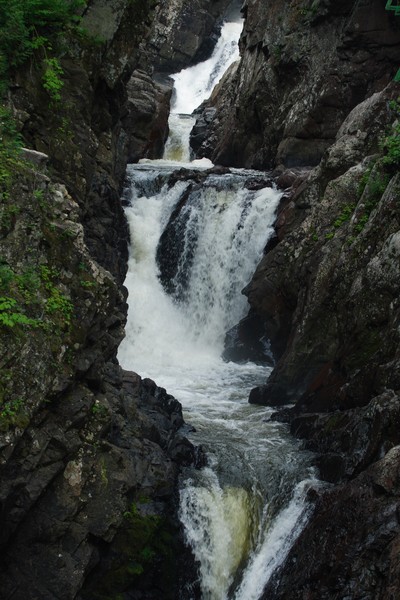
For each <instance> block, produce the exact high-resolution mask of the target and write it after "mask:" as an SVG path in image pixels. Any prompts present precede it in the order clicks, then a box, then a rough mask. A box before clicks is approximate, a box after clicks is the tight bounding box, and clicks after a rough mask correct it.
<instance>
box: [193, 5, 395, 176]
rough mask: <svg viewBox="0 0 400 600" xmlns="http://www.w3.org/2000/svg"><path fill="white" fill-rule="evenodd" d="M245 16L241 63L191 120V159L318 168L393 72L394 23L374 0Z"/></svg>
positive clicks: (260, 9) (249, 8)
mask: <svg viewBox="0 0 400 600" xmlns="http://www.w3.org/2000/svg"><path fill="white" fill-rule="evenodd" d="M243 12H244V14H245V16H246V20H245V25H244V29H243V33H242V36H241V40H240V49H241V56H242V60H241V63H240V64H239V66H238V65H236V66H235V67H232V68H231V70H230V72H229V74H228V75H226V77H225V78H224V80H223V83H222V85H220V86H219V87H218V88H217V89H216V90H215V92H214V93H213V95H212V96H211V98H210V100H209V101H208V102H207V103H205V104H204V106H203V112H202V113H201V114H200V115H199V116H198V120H197V124H196V126H195V130H194V131H195V132H196V133H195V134H194V137H193V142H194V145H193V148H194V149H195V151H196V155H197V156H199V157H202V156H206V157H207V158H210V159H211V160H213V162H215V161H218V162H219V163H221V164H228V165H233V166H246V167H253V168H260V169H261V168H264V169H265V168H269V167H270V166H273V165H277V164H280V163H282V164H284V165H285V166H286V167H300V166H315V165H317V164H318V163H319V161H320V160H321V158H322V157H323V155H324V153H325V152H326V151H327V150H328V148H329V147H330V146H331V144H332V143H333V142H334V140H335V137H336V134H337V132H338V130H339V128H340V126H341V125H342V123H343V121H344V119H345V118H346V116H347V115H348V114H349V112H350V111H351V110H352V109H353V108H354V107H355V106H356V105H357V104H359V103H360V102H361V101H363V100H365V99H367V98H369V97H370V96H371V95H372V94H373V93H374V92H379V91H381V90H382V89H383V88H384V87H385V86H386V85H387V84H388V83H389V81H390V80H391V79H392V77H393V76H394V74H395V73H396V71H397V68H398V65H397V63H398V46H399V42H400V34H399V31H398V28H396V26H395V23H394V19H391V18H390V17H389V15H388V13H387V12H386V11H385V7H384V6H383V5H382V4H381V3H380V2H378V1H376V0H368V2H367V3H364V4H363V5H362V6H361V5H359V4H358V3H357V2H355V1H353V2H350V3H347V5H345V4H341V5H340V7H338V6H337V5H334V4H333V3H329V4H328V3H326V2H322V3H319V4H318V5H313V7H306V6H304V7H300V5H299V4H296V3H293V4H292V5H291V6H290V7H288V10H287V11H285V14H284V15H282V12H281V10H280V5H279V2H272V3H270V4H269V5H268V8H267V10H266V7H265V4H264V3H263V2H261V1H256V2H251V3H246V4H245V6H244V8H243ZM372 23H373V25H372ZM361 65H362V67H361V68H360V66H361ZM371 124H372V123H371Z"/></svg>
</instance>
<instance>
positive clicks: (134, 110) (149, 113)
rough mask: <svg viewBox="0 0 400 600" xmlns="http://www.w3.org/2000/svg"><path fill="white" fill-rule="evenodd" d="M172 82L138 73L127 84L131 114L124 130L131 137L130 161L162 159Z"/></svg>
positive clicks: (127, 118) (129, 111)
mask: <svg viewBox="0 0 400 600" xmlns="http://www.w3.org/2000/svg"><path fill="white" fill-rule="evenodd" d="M172 87H173V81H172V79H170V78H169V77H165V76H164V77H163V76H157V75H154V76H153V77H150V75H148V74H147V73H145V72H144V71H140V70H136V71H134V73H133V74H132V76H131V78H130V80H129V83H128V85H127V92H128V104H127V110H128V114H127V116H126V117H125V119H124V128H125V130H126V132H127V134H128V136H129V149H128V161H129V162H137V161H138V160H139V159H140V158H161V157H162V155H163V152H164V144H165V141H166V139H167V137H168V117H169V105H170V99H171V94H172Z"/></svg>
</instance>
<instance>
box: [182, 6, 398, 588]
mask: <svg viewBox="0 0 400 600" xmlns="http://www.w3.org/2000/svg"><path fill="white" fill-rule="evenodd" d="M243 12H244V15H245V17H246V21H245V26H244V31H243V34H242V38H241V55H242V58H241V61H240V63H238V64H236V65H233V66H232V68H231V69H230V71H229V72H228V73H227V75H226V76H225V79H224V80H223V82H222V83H221V84H220V86H219V87H218V88H217V89H216V90H215V91H214V93H213V95H212V97H211V99H210V100H209V101H208V102H207V103H206V104H205V105H204V106H203V107H202V111H201V112H200V114H199V116H198V121H197V125H196V127H195V129H194V131H193V135H192V143H193V147H194V149H195V150H196V152H197V154H198V156H207V157H210V158H212V160H214V161H217V162H220V163H222V164H233V165H238V166H239V165H240V166H248V167H256V168H275V171H274V175H275V176H276V178H277V183H278V185H279V186H280V187H283V188H287V189H286V194H285V197H284V199H283V201H282V205H281V207H280V210H279V212H278V217H277V222H276V236H275V238H274V240H273V241H272V242H271V243H270V244H269V247H268V248H267V249H266V250H267V251H266V254H265V256H264V258H263V259H262V261H261V263H260V265H259V266H258V268H257V271H256V273H255V275H254V277H253V279H252V281H251V282H250V283H249V285H248V286H247V287H246V288H245V290H244V293H245V294H246V295H247V296H248V299H249V302H250V306H251V315H253V316H256V317H257V318H258V319H261V325H259V333H258V335H259V337H261V336H262V335H265V334H267V336H268V337H269V339H270V340H271V346H272V350H273V352H274V355H275V360H276V364H275V367H274V370H273V372H272V375H271V377H270V378H269V380H268V382H267V383H266V385H265V386H261V387H259V388H256V389H254V390H253V391H252V393H251V395H250V401H251V402H255V403H261V404H270V405H272V406H277V407H279V406H283V405H288V404H290V405H292V407H291V408H287V407H285V408H283V409H280V411H278V412H277V414H276V415H275V416H274V418H276V419H280V420H284V421H286V422H288V423H290V426H291V430H292V432H293V433H294V434H295V435H298V436H300V437H302V438H304V439H305V446H306V447H307V448H308V449H311V450H313V451H314V452H315V453H316V462H317V464H318V466H319V468H320V473H321V476H322V478H324V479H326V480H328V481H329V482H332V483H338V482H340V486H339V487H336V488H333V490H332V491H327V492H325V493H320V495H319V497H318V499H317V500H316V506H315V512H314V517H313V518H312V519H311V521H310V523H309V525H308V526H307V527H306V529H305V531H304V532H303V534H302V536H301V537H300V539H299V540H298V542H297V543H296V544H295V547H294V548H293V550H292V551H291V553H290V554H289V558H288V560H287V563H286V565H285V566H284V567H283V568H282V570H281V571H280V573H279V574H278V575H277V576H276V577H275V578H274V581H273V582H271V584H270V585H269V587H268V589H267V590H266V591H265V595H264V597H265V598H269V599H271V598H315V599H316V598H318V599H319V598H333V597H338V598H349V599H350V598H356V597H362V598H371V600H372V598H374V599H377V598H393V597H396V595H397V594H398V576H399V570H398V562H397V559H396V552H397V547H398V539H399V535H400V526H399V521H398V518H397V516H396V515H397V512H398V510H399V507H400V497H399V493H398V490H397V487H396V483H395V481H396V478H397V473H398V468H399V461H398V451H397V446H398V445H399V444H400V436H399V435H398V427H397V423H398V411H399V401H400V397H399V389H400V385H399V384H400V379H399V364H400V363H399V347H400V340H399V318H400V307H399V303H398V298H399V293H400V289H399V281H400V278H399V275H400V273H399V266H400V260H399V258H400V257H399V249H398V238H399V230H400V213H399V197H400V188H399V154H398V149H399V139H400V138H399V129H398V118H399V105H398V102H397V98H398V95H399V85H398V83H395V82H393V77H394V75H395V73H396V71H397V69H398V65H399V62H400V20H399V19H397V20H396V17H395V16H394V15H393V14H389V13H388V12H386V11H385V6H384V3H381V2H378V1H375V0H365V1H363V2H329V1H328V0H326V1H325V0H321V1H320V2H307V1H300V0H299V1H295V0H293V1H292V2H289V3H287V5H286V9H285V11H282V7H281V5H280V4H279V3H278V2H274V1H272V2H269V3H268V5H267V6H266V5H264V3H261V2H258V1H257V0H254V1H249V2H246V3H245V4H244V6H243ZM242 327H243V332H244V333H243V337H244V338H245V332H246V331H245V327H246V324H245V323H243V325H242ZM239 331H240V326H239ZM376 461H380V462H376ZM380 477H381V479H380ZM378 479H379V482H378ZM389 481H390V484H389Z"/></svg>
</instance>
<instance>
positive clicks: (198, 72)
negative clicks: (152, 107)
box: [164, 19, 243, 162]
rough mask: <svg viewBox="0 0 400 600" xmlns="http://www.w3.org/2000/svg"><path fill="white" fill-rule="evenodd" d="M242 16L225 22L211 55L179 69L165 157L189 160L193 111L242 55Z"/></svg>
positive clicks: (174, 76)
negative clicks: (240, 39)
mask: <svg viewBox="0 0 400 600" xmlns="http://www.w3.org/2000/svg"><path fill="white" fill-rule="evenodd" d="M242 27H243V22H242V20H241V19H238V20H236V21H229V22H225V23H224V24H223V26H222V28H221V35H220V38H219V40H218V42H217V44H216V46H215V48H214V51H213V53H212V55H211V56H210V58H209V59H208V60H206V61H205V62H202V63H198V64H197V65H194V66H193V67H189V68H188V69H183V70H182V71H180V72H179V73H175V74H174V75H171V77H172V79H173V80H174V92H173V101H172V105H171V113H170V117H169V122H168V125H169V138H168V140H167V143H166V146H165V151H164V159H165V160H175V161H181V162H189V161H190V147H189V137H190V132H191V130H192V128H193V125H194V123H195V119H194V117H192V116H190V115H191V114H192V112H193V111H194V110H195V109H196V108H197V107H198V106H199V105H200V104H201V103H202V102H203V101H204V100H206V99H207V98H208V97H209V96H210V94H211V92H212V90H213V88H214V86H215V85H216V84H217V83H218V81H219V80H220V79H221V77H222V76H223V74H224V73H225V71H226V69H227V68H228V67H229V66H230V65H231V64H232V63H233V62H235V61H236V60H238V58H239V45H238V41H239V37H240V33H241V30H242Z"/></svg>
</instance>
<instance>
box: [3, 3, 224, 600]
mask: <svg viewBox="0 0 400 600" xmlns="http://www.w3.org/2000/svg"><path fill="white" fill-rule="evenodd" d="M222 4H223V3H222ZM222 4H221V6H222ZM182 6H183V3H182V4H179V9H182ZM218 6H219V4H218ZM175 7H176V8H177V10H178V4H176V5H175ZM157 10H158V9H157ZM153 11H154V6H153V3H152V2H151V1H150V0H149V1H148V2H132V1H131V0H112V1H111V2H104V1H103V0H90V1H89V2H88V6H87V8H86V10H85V12H84V14H83V21H82V25H83V27H84V31H83V32H80V33H77V32H75V33H74V32H73V31H66V32H64V33H63V34H62V39H61V36H60V39H59V40H58V41H57V48H56V47H54V51H58V52H59V60H60V65H61V68H62V75H61V78H62V84H63V85H62V88H61V91H60V95H61V99H59V100H57V99H54V98H51V96H50V95H49V94H48V92H47V91H46V90H45V89H44V88H43V86H42V75H43V73H42V70H41V68H40V63H39V62H36V61H32V63H30V64H29V63H28V64H26V65H25V66H24V67H21V68H20V69H18V71H16V72H15V73H13V80H12V82H11V85H10V89H9V92H8V102H9V106H10V108H11V110H12V112H13V115H14V117H15V119H16V122H17V124H18V128H19V131H20V133H21V135H22V137H23V140H24V146H25V147H26V148H25V149H24V151H23V154H22V156H21V157H16V158H15V162H10V164H9V165H8V164H7V165H5V168H9V172H8V171H7V174H6V175H5V176H3V171H2V179H1V182H0V193H1V197H2V203H1V206H0V253H1V261H0V285H1V293H0V296H1V300H0V328H1V339H0V351H1V364H0V371H1V376H0V483H1V485H0V488H1V491H0V506H1V527H0V530H1V534H0V549H1V552H0V554H1V560H0V575H1V577H0V578H1V582H2V583H1V586H0V598H2V599H3V598H4V599H8V598H11V597H13V598H15V599H16V600H18V599H21V600H22V599H24V600H28V599H29V598H32V599H33V598H39V597H40V598H42V599H43V600H45V599H48V600H54V598H56V597H58V598H66V599H67V598H71V599H72V598H82V600H83V599H85V598H90V599H91V600H93V599H94V598H99V599H100V598H104V599H105V598H110V597H116V596H117V595H118V594H129V597H139V596H140V595H141V594H142V595H143V594H144V595H145V597H146V598H154V600H155V599H159V598H161V597H162V598H166V599H167V598H170V599H171V600H173V599H174V598H176V597H177V596H178V593H179V592H178V585H179V581H180V574H179V573H180V572H181V571H182V569H181V568H180V567H179V561H180V560H183V558H182V556H183V548H182V546H181V542H180V526H179V524H178V523H177V521H176V517H175V508H176V506H175V503H176V496H175V492H176V480H177V475H178V472H179V469H180V467H181V466H182V465H187V464H189V463H190V464H192V463H194V462H196V461H197V460H199V458H198V456H197V453H195V451H194V449H193V447H192V445H191V444H190V443H189V442H188V441H187V440H186V439H185V438H184V437H183V436H182V433H181V431H180V430H181V427H182V425H183V419H182V414H181V408H180V405H179V403H178V402H177V401H175V400H174V399H173V398H172V397H171V396H169V395H168V394H167V393H166V392H165V390H162V389H160V388H158V387H157V386H156V384H155V383H154V382H151V381H148V380H145V381H142V380H141V379H140V377H139V376H138V375H136V374H135V373H127V372H123V371H122V370H121V369H120V367H119V366H118V364H117V361H116V354H117V349H118V345H119V343H120V342H121V339H122V337H123V335H124V324H125V320H126V308H127V307H126V302H125V299H126V292H125V290H124V288H123V286H122V283H123V280H124V277H125V273H126V259H127V242H128V230H127V226H126V222H125V218H124V214H123V210H122V207H121V202H120V195H121V191H122V187H123V181H124V176H125V168H126V162H127V160H137V158H139V154H141V153H142V152H143V153H147V152H148V153H149V154H151V153H157V152H160V148H161V146H162V143H163V140H164V137H165V134H166V119H167V112H168V111H167V104H168V98H169V94H170V86H169V83H168V82H167V83H165V82H164V81H161V80H160V79H157V80H151V79H149V77H148V76H147V74H146V73H143V70H142V68H141V64H140V60H142V59H143V47H145V45H146V44H145V40H146V39H147V40H148V39H149V38H148V36H149V35H150V30H151V26H152V23H153V22H154V12H153ZM213 11H215V12H213V15H214V20H215V18H216V16H217V14H219V12H218V11H219V8H218V9H217V4H215V3H213ZM209 27H211V25H209ZM141 43H143V46H142V47H140V44H141ZM58 44H59V47H58ZM200 45H201V42H200V37H199V46H200ZM39 52H40V50H39ZM196 52H197V50H196ZM172 56H173V53H172V54H171V57H172ZM192 58H193V56H192ZM171 60H173V58H171ZM185 60H189V58H185ZM133 72H134V78H132V79H131V75H132V73H133ZM127 92H129V93H130V94H132V95H131V99H130V100H129V97H128V93H127ZM135 94H136V95H137V96H136V97H137V99H138V100H137V102H136V100H135ZM156 107H159V109H157V110H156ZM155 113H156V114H157V115H158V116H157V119H156V120H155V121H154V120H152V119H153V115H154V114H155ZM132 134H133V135H132ZM145 139H146V140H147V146H145V144H146V142H145ZM138 146H140V148H139V150H138V149H137V148H138ZM150 146H153V147H154V148H155V149H154V150H152V149H151V148H150ZM12 161H14V157H13V158H12ZM3 166H4V165H2V168H3ZM189 560H191V559H189ZM191 568H193V566H192V565H188V564H185V567H184V569H185V570H188V569H189V570H190V569H191ZM132 594H136V596H132Z"/></svg>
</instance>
